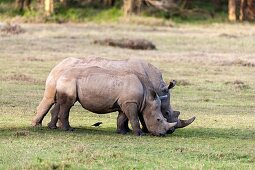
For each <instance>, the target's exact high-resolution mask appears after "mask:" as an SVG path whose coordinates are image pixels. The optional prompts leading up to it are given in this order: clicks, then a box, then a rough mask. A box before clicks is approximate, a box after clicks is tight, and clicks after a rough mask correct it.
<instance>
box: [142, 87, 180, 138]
mask: <svg viewBox="0 0 255 170" xmlns="http://www.w3.org/2000/svg"><path fill="white" fill-rule="evenodd" d="M145 105H146V106H145V107H144V110H143V118H144V121H145V124H146V126H147V128H148V130H149V132H150V133H152V134H153V135H157V136H160V135H165V134H166V133H167V132H169V131H173V130H174V127H175V126H176V124H177V122H171V123H169V122H167V119H166V118H164V117H163V115H162V112H161V107H160V106H161V101H160V98H159V97H158V95H157V94H156V92H155V91H153V90H149V94H148V95H147V97H146V104H145Z"/></svg>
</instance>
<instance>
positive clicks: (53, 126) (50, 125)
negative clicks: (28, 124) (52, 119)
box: [48, 123, 57, 129]
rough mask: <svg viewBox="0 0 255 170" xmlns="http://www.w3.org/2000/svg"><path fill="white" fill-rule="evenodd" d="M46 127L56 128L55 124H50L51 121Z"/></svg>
mask: <svg viewBox="0 0 255 170" xmlns="http://www.w3.org/2000/svg"><path fill="white" fill-rule="evenodd" d="M48 128H50V129H57V126H56V125H54V124H52V123H48Z"/></svg>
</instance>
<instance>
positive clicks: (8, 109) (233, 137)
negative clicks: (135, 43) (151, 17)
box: [0, 24, 255, 169]
mask: <svg viewBox="0 0 255 170" xmlns="http://www.w3.org/2000/svg"><path fill="white" fill-rule="evenodd" d="M21 26H22V27H23V28H24V29H25V31H26V32H25V33H23V34H20V35H4V36H1V35H0V36H1V37H0V44H1V46H0V79H1V84H0V94H1V95H0V153H1V154H0V169H254V168H255V150H254V147H255V142H254V141H255V126H254V122H255V100H254V99H255V80H254V66H252V64H253V63H254V62H255V61H254V57H253V54H254V53H255V51H254V45H255V41H254V35H255V31H254V29H252V28H253V25H248V24H247V25H238V24H237V25H224V24H221V25H212V26H210V27H208V26H194V25H193V26H187V25H180V26H178V27H171V28H169V27H153V28H151V27H146V26H132V25H102V24H100V25H95V24H91V25H90V24H86V25H83V24H77V25H76V24H62V25H57V24H49V25H46V24H40V25H33V24H24V25H21ZM245 30H250V31H249V32H247V31H245ZM226 34H227V35H235V36H236V37H235V38H231V37H228V36H226ZM107 37H108V38H109V37H110V38H120V37H129V38H146V39H149V40H151V41H153V42H154V43H155V44H156V46H157V49H158V50H155V51H139V50H138V51H136V50H135V51H134V50H128V49H120V48H113V47H107V46H99V45H95V44H93V43H91V42H93V41H94V40H95V39H102V38H107ZM208 37H209V38H208ZM230 44H231V45H230ZM88 56H98V57H106V58H112V59H123V58H141V59H145V60H147V61H149V62H151V63H152V64H153V65H155V66H157V67H158V68H160V70H162V73H163V76H164V79H165V80H166V81H167V82H168V81H169V80H170V79H176V80H177V82H178V84H177V86H176V87H175V88H174V89H173V90H172V98H171V99H172V101H171V102H172V106H173V107H174V109H176V110H180V111H181V118H188V117H191V116H192V115H196V117H197V119H196V120H195V122H194V123H193V124H192V125H190V126H189V127H186V128H183V129H178V130H176V131H175V132H174V133H173V134H171V135H167V136H166V137H155V136H151V135H146V136H143V137H137V136H134V135H133V134H132V133H130V134H127V135H119V134H116V133H115V130H116V117H117V113H111V114H106V115H97V114H94V113H91V112H88V111H86V110H84V109H83V108H81V106H80V105H79V104H76V105H75V106H74V107H73V108H72V110H71V113H70V122H71V125H72V126H73V127H75V128H76V130H75V131H74V132H64V131H61V130H58V129H57V130H50V129H48V128H47V127H46V125H47V122H49V120H50V115H47V116H46V117H45V119H44V121H43V127H42V128H32V127H31V125H30V123H31V119H32V117H33V116H34V114H35V110H36V107H37V105H38V103H39V102H40V100H41V98H42V94H43V91H44V81H45V79H46V77H47V75H48V73H49V72H50V70H51V69H52V67H53V66H54V65H55V64H57V63H58V62H59V61H61V60H62V59H64V58H66V57H88ZM247 63H248V64H250V66H249V65H247ZM97 121H102V122H103V124H102V126H101V127H99V128H94V127H92V126H91V125H92V124H93V123H95V122H97Z"/></svg>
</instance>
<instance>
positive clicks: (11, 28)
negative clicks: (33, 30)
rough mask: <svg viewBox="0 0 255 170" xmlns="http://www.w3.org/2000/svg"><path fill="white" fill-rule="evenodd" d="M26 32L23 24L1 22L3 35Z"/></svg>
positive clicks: (0, 30)
mask: <svg viewBox="0 0 255 170" xmlns="http://www.w3.org/2000/svg"><path fill="white" fill-rule="evenodd" d="M24 32H25V30H24V29H23V28H21V26H20V25H18V24H13V25H12V24H10V23H6V24H0V33H1V34H3V35H16V34H21V33H24ZM1 34H0V35H1Z"/></svg>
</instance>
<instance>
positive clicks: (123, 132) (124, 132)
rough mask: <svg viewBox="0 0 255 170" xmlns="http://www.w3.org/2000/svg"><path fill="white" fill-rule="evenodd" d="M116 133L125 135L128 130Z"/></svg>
mask: <svg viewBox="0 0 255 170" xmlns="http://www.w3.org/2000/svg"><path fill="white" fill-rule="evenodd" d="M116 132H117V133H118V134H122V135H125V134H127V133H128V131H126V130H117V131H116Z"/></svg>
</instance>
